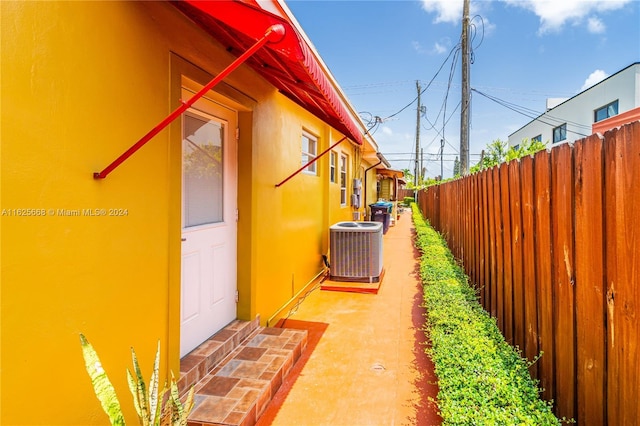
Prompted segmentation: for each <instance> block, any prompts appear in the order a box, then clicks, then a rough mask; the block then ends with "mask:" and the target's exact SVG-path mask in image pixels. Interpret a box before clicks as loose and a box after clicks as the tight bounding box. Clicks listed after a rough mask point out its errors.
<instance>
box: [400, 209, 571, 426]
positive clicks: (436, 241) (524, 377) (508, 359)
mask: <svg viewBox="0 0 640 426" xmlns="http://www.w3.org/2000/svg"><path fill="white" fill-rule="evenodd" d="M412 209H413V221H414V224H415V228H416V245H417V247H418V249H419V250H421V252H422V258H421V263H420V274H421V278H422V282H423V284H424V299H425V304H426V308H427V315H426V316H427V323H426V332H427V333H428V336H429V338H430V340H431V348H429V349H427V353H428V354H429V355H430V356H431V358H432V360H433V362H434V364H435V372H436V375H437V376H438V385H439V387H440V391H439V393H438V407H439V409H440V415H441V416H442V419H443V424H445V425H480V424H483V425H484V424H487V425H557V424H560V421H559V420H558V419H557V418H556V417H555V416H554V415H553V413H552V411H551V406H550V404H549V403H547V402H544V401H543V400H541V399H540V397H539V390H538V387H537V385H536V382H535V381H534V380H532V379H531V377H530V375H529V371H528V364H527V361H526V360H525V359H523V358H522V357H521V356H520V354H519V353H518V352H517V351H516V350H515V349H514V348H513V347H512V346H510V345H509V344H508V343H507V342H505V340H504V338H503V336H502V334H501V333H500V330H499V329H498V327H497V325H496V322H495V319H493V318H491V317H490V316H489V315H488V314H487V312H486V311H485V310H484V309H483V308H482V306H481V305H480V304H479V303H478V297H477V295H476V292H475V291H474V290H473V289H472V288H471V287H470V286H469V284H468V280H467V277H466V275H465V274H464V271H463V270H462V268H460V266H459V265H458V264H457V263H456V261H455V259H454V258H453V255H452V254H451V252H450V251H449V249H448V247H447V245H446V242H445V241H444V239H443V238H442V237H441V236H440V234H438V233H437V232H436V231H435V230H434V229H433V228H431V226H429V224H428V223H426V222H425V220H424V219H423V217H422V214H421V213H420V211H419V209H418V207H417V206H416V204H415V203H414V204H412Z"/></svg>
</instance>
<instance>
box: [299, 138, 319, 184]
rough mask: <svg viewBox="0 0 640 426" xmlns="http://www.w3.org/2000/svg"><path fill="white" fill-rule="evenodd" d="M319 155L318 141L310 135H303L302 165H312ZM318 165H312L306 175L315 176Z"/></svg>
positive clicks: (307, 169)
mask: <svg viewBox="0 0 640 426" xmlns="http://www.w3.org/2000/svg"><path fill="white" fill-rule="evenodd" d="M316 155H318V139H317V138H316V137H315V136H313V135H312V134H310V133H307V132H303V133H302V165H303V166H304V165H305V164H309V163H311V162H312V161H313V160H314V159H315V158H316ZM316 170H317V169H316V163H313V164H310V165H309V166H308V167H307V168H306V169H304V173H307V174H312V175H315V174H317V172H316Z"/></svg>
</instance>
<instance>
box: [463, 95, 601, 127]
mask: <svg viewBox="0 0 640 426" xmlns="http://www.w3.org/2000/svg"><path fill="white" fill-rule="evenodd" d="M471 91H473V92H476V93H477V94H479V95H482V96H484V97H485V98H487V99H489V100H491V101H493V102H495V103H497V104H498V105H502V106H503V107H505V108H507V109H510V110H511V111H514V112H517V113H518V114H521V115H524V116H525V117H527V118H530V119H531V120H533V121H539V122H541V123H543V124H546V125H547V126H551V127H557V124H560V123H570V124H572V125H574V126H576V127H581V128H584V129H590V127H589V126H586V125H584V124H580V123H576V122H572V121H570V120H563V119H560V118H557V117H554V116H552V115H549V114H548V115H547V118H549V119H550V120H555V121H557V123H549V122H548V121H544V120H543V119H541V118H540V117H542V116H543V115H544V114H540V113H539V115H538V116H535V115H531V114H529V113H526V112H524V111H526V110H527V108H525V107H520V106H518V105H515V104H514V105H515V106H512V104H511V103H510V102H507V101H504V100H502V99H499V98H496V97H495V96H491V95H487V94H486V93H482V92H481V91H479V90H476V89H473V88H472V89H471ZM567 132H571V133H575V134H576V135H578V136H583V137H587V136H589V135H586V134H584V133H580V132H576V131H575V130H571V129H567Z"/></svg>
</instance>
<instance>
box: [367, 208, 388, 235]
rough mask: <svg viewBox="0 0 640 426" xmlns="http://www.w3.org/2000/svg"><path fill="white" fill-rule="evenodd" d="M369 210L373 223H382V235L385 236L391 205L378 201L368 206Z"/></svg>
mask: <svg viewBox="0 0 640 426" xmlns="http://www.w3.org/2000/svg"><path fill="white" fill-rule="evenodd" d="M369 208H370V209H371V220H372V221H374V222H382V233H383V234H386V233H387V231H388V230H389V224H390V222H391V209H392V208H393V204H392V203H387V202H384V201H378V202H377V203H374V204H369Z"/></svg>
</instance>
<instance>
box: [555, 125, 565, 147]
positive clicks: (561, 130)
mask: <svg viewBox="0 0 640 426" xmlns="http://www.w3.org/2000/svg"><path fill="white" fill-rule="evenodd" d="M565 139H567V123H564V124H561V125H560V126H558V127H554V129H553V143H558V142H561V141H563V140H565Z"/></svg>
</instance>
